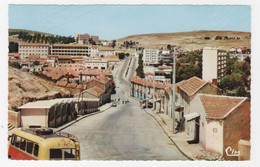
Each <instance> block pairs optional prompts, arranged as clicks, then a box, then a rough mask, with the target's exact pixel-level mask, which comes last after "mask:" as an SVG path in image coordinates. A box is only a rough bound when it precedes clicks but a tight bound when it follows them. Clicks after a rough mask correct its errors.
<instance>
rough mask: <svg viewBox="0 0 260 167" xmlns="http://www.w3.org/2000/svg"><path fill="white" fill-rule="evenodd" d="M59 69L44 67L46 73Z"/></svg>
mask: <svg viewBox="0 0 260 167" xmlns="http://www.w3.org/2000/svg"><path fill="white" fill-rule="evenodd" d="M55 69H57V68H56V67H44V68H43V70H44V71H49V70H55Z"/></svg>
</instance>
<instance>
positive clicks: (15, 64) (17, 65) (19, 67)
mask: <svg viewBox="0 0 260 167" xmlns="http://www.w3.org/2000/svg"><path fill="white" fill-rule="evenodd" d="M9 66H11V67H14V68H17V69H21V66H20V64H19V63H17V62H12V63H11V62H10V63H9Z"/></svg>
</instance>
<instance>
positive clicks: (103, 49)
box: [98, 48, 116, 57]
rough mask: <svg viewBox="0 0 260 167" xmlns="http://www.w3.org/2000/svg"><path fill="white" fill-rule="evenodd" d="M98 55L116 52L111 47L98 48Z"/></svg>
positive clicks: (109, 54) (108, 54)
mask: <svg viewBox="0 0 260 167" xmlns="http://www.w3.org/2000/svg"><path fill="white" fill-rule="evenodd" d="M98 54H99V57H107V56H114V55H115V54H116V51H115V49H113V48H98Z"/></svg>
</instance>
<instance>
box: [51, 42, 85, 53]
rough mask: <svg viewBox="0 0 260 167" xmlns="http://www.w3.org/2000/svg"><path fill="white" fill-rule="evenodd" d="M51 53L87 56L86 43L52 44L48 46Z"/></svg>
mask: <svg viewBox="0 0 260 167" xmlns="http://www.w3.org/2000/svg"><path fill="white" fill-rule="evenodd" d="M50 52H51V55H71V56H89V46H88V45H79V44H77V45H75V44H73V45H72V44H53V45H51V46H50Z"/></svg>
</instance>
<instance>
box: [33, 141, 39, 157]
mask: <svg viewBox="0 0 260 167" xmlns="http://www.w3.org/2000/svg"><path fill="white" fill-rule="evenodd" d="M38 152H39V145H38V144H34V150H33V155H34V156H36V157H38Z"/></svg>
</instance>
